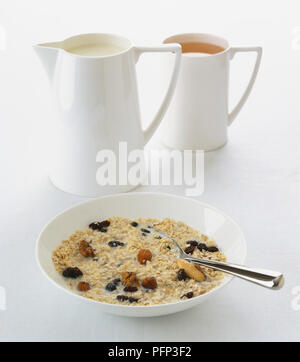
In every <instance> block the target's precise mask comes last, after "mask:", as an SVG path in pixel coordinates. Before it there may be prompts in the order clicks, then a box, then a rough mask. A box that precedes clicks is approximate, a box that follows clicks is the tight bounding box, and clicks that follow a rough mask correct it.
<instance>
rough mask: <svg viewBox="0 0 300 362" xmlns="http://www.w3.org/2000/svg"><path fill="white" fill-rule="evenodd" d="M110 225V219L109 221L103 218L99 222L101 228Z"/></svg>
mask: <svg viewBox="0 0 300 362" xmlns="http://www.w3.org/2000/svg"><path fill="white" fill-rule="evenodd" d="M109 225H110V221H108V220H103V221H101V222H100V223H99V226H100V228H108V227H109Z"/></svg>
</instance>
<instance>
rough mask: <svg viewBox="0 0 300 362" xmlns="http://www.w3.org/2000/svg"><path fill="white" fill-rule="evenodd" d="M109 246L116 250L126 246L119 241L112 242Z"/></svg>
mask: <svg viewBox="0 0 300 362" xmlns="http://www.w3.org/2000/svg"><path fill="white" fill-rule="evenodd" d="M108 245H109V246H110V247H111V248H116V247H118V246H124V245H125V244H124V243H122V242H121V241H118V240H112V241H110V242H109V243H108Z"/></svg>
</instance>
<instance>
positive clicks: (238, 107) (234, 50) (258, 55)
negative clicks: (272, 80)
mask: <svg viewBox="0 0 300 362" xmlns="http://www.w3.org/2000/svg"><path fill="white" fill-rule="evenodd" d="M239 52H255V53H256V61H255V65H254V69H253V72H252V75H251V78H250V81H249V83H248V86H247V88H246V90H245V92H244V94H243V95H242V97H241V99H240V101H239V103H238V104H237V105H236V106H235V108H234V109H233V110H232V111H231V113H229V115H228V125H229V126H230V125H231V123H232V122H233V120H234V119H235V117H236V116H237V115H238V113H239V111H240V110H241V109H242V107H243V105H244V104H245V103H246V100H247V98H248V97H249V94H250V92H251V90H252V87H253V85H254V82H255V79H256V76H257V72H258V69H259V66H260V61H261V56H262V48H261V47H239V48H231V49H230V52H229V59H230V60H232V59H233V57H234V56H235V54H236V53H239Z"/></svg>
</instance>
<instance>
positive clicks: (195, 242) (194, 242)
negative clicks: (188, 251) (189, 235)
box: [186, 240, 198, 246]
mask: <svg viewBox="0 0 300 362" xmlns="http://www.w3.org/2000/svg"><path fill="white" fill-rule="evenodd" d="M186 243H187V244H190V245H192V246H198V241H196V240H189V241H187V242H186Z"/></svg>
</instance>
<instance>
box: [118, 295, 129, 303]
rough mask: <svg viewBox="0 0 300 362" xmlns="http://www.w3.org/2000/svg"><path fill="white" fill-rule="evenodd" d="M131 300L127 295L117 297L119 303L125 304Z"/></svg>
mask: <svg viewBox="0 0 300 362" xmlns="http://www.w3.org/2000/svg"><path fill="white" fill-rule="evenodd" d="M128 299H129V298H128V297H127V295H117V300H118V301H119V302H124V301H125V300H128Z"/></svg>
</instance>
